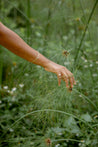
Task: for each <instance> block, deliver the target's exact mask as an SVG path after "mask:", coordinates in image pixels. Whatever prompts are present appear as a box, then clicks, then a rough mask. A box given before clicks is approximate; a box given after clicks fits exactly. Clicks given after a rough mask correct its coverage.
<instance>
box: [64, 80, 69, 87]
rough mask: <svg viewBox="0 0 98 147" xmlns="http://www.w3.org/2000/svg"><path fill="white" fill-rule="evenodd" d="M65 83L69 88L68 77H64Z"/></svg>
mask: <svg viewBox="0 0 98 147" xmlns="http://www.w3.org/2000/svg"><path fill="white" fill-rule="evenodd" d="M65 83H66V87H67V88H69V85H68V79H67V78H66V79H65Z"/></svg>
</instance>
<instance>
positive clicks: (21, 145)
mask: <svg viewBox="0 0 98 147" xmlns="http://www.w3.org/2000/svg"><path fill="white" fill-rule="evenodd" d="M80 2H81V1H80ZM80 2H79V1H75V2H74V3H73V1H71V0H70V1H63V0H62V1H56V0H53V1H49V3H47V2H46V1H45V0H42V3H40V1H39V0H36V1H24V3H22V1H21V0H20V1H19V2H18V1H17V2H16V1H13V0H11V1H8V0H6V3H5V2H3V1H2V4H1V5H0V6H2V9H1V10H0V12H1V14H2V15H0V19H1V21H2V22H3V23H4V24H5V25H7V26H8V27H9V28H11V29H12V30H14V31H15V32H17V33H18V34H19V35H20V36H21V37H22V38H23V39H24V40H25V41H26V42H27V43H29V44H30V45H31V46H32V47H33V48H36V49H37V50H38V51H39V52H40V53H42V54H45V55H46V57H48V58H49V59H51V60H53V61H54V62H56V63H58V64H61V65H64V66H66V67H67V68H68V69H69V70H71V71H73V74H74V76H75V79H76V82H77V85H76V86H75V87H74V88H73V91H72V92H71V93H70V92H68V91H67V89H66V87H65V83H64V82H62V83H61V86H60V87H58V85H57V77H56V75H54V74H53V73H48V72H46V71H45V70H44V69H43V68H42V67H40V66H36V65H33V64H31V63H29V62H27V61H25V60H23V59H21V58H19V57H17V56H15V55H14V54H12V53H10V52H9V51H7V50H6V49H4V48H3V47H2V53H1V52H0V60H1V61H2V63H3V64H0V146H1V147H3V146H6V147H27V146H28V147H38V146H39V147H46V146H52V147H57V146H60V147H74V146H75V147H79V146H81V147H97V146H98V140H97V138H98V137H97V136H98V131H97V130H98V82H97V79H98V61H97V55H98V51H97V46H98V41H97V38H98V36H97V31H98V28H97V13H96V9H95V11H94V13H93V15H92V18H91V20H90V24H89V26H88V23H87V21H86V20H88V18H90V17H89V16H90V14H91V9H93V6H94V1H90V2H89V3H88V1H84V0H83V1H82V2H83V3H82V4H83V5H81V3H80ZM27 4H28V5H27ZM6 5H7V6H6ZM6 7H8V9H6ZM21 7H22V8H21ZM29 7H30V9H29ZM81 7H82V9H81ZM0 8H1V7H0ZM12 8H15V9H14V12H15V13H12ZM27 8H28V9H27ZM69 10H70V11H69ZM50 12H51V15H49V14H50ZM73 12H74V13H73ZM12 14H13V15H12ZM27 22H28V23H29V24H28V23H27ZM85 26H88V29H87V31H86V34H85V38H83V39H84V41H83V42H82V44H81V50H83V52H81V56H79V62H77V60H75V57H76V55H77V50H76V47H78V45H79V44H80V42H81V36H82V35H83V32H85V30H84V28H85ZM30 29H31V32H30V34H29V30H30ZM27 32H28V33H27ZM0 48H1V46H0ZM64 50H67V51H68V52H69V53H70V54H69V55H68V56H67V57H65V56H63V55H62V52H63V51H64ZM75 62H76V64H75V65H78V66H76V68H75V67H74V68H73V66H74V63H75ZM0 63H1V62H0ZM1 65H2V66H1ZM77 67H78V68H77ZM5 86H7V87H5ZM49 142H51V143H50V144H49Z"/></svg>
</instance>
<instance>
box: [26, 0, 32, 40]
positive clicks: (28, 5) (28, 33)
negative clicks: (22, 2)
mask: <svg viewBox="0 0 98 147" xmlns="http://www.w3.org/2000/svg"><path fill="white" fill-rule="evenodd" d="M27 17H28V19H30V17H31V7H30V0H27ZM30 35H31V25H30V21H28V20H27V38H29V37H30Z"/></svg>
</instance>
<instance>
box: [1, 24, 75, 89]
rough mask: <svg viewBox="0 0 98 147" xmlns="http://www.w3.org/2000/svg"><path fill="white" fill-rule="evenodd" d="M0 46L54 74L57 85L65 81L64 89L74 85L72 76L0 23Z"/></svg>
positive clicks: (64, 68)
mask: <svg viewBox="0 0 98 147" xmlns="http://www.w3.org/2000/svg"><path fill="white" fill-rule="evenodd" d="M0 45H2V46H4V47H5V48H7V49H8V50H10V51H11V52H13V53H14V54H16V55H18V56H20V57H21V58H23V59H25V60H27V61H29V62H32V63H34V64H37V65H40V66H42V67H43V68H44V69H45V70H46V71H48V72H52V73H55V74H56V75H57V77H58V85H59V86H60V84H61V80H63V81H65V83H66V87H67V88H69V87H71V88H73V86H74V85H75V84H76V82H75V80H74V76H73V74H72V73H71V72H70V71H69V70H68V69H67V68H66V67H64V66H62V65H59V64H56V63H55V62H53V61H51V60H49V59H47V58H46V57H45V56H43V55H42V54H40V53H38V52H37V51H36V50H34V49H33V48H31V47H30V46H29V45H28V44H27V43H26V42H24V41H23V40H22V38H20V37H19V36H18V35H17V34H16V33H15V32H13V31H12V30H10V29H8V28H7V27H6V26H5V25H4V24H2V23H1V22H0Z"/></svg>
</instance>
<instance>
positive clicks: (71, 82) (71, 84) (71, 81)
mask: <svg viewBox="0 0 98 147" xmlns="http://www.w3.org/2000/svg"><path fill="white" fill-rule="evenodd" d="M69 81H70V87H71V88H73V78H72V77H69Z"/></svg>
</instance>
